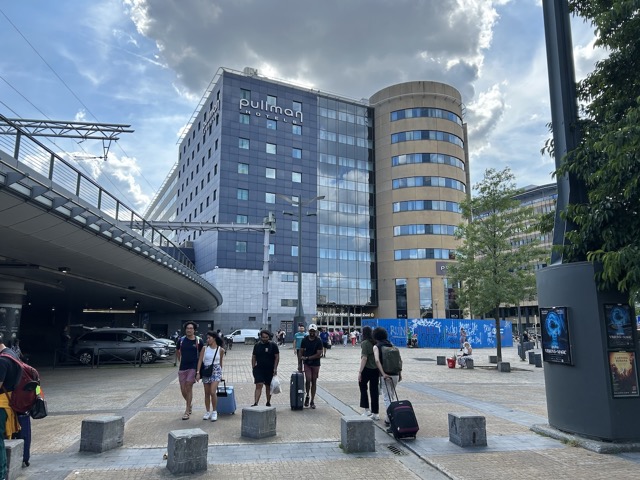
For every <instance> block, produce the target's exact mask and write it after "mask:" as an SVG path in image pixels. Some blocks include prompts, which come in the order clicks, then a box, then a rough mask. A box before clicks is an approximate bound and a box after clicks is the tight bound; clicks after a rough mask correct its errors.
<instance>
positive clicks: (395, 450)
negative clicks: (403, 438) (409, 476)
mask: <svg viewBox="0 0 640 480" xmlns="http://www.w3.org/2000/svg"><path fill="white" fill-rule="evenodd" d="M387 448H388V449H389V450H391V453H393V454H394V455H399V456H402V455H406V454H407V452H405V451H404V450H402V449H401V448H399V447H397V446H396V445H387Z"/></svg>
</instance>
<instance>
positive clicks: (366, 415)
mask: <svg viewBox="0 0 640 480" xmlns="http://www.w3.org/2000/svg"><path fill="white" fill-rule="evenodd" d="M362 416H363V417H370V416H371V410H369V409H368V408H365V410H364V412H363V414H362Z"/></svg>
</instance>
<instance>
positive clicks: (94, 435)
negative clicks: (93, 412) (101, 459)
mask: <svg viewBox="0 0 640 480" xmlns="http://www.w3.org/2000/svg"><path fill="white" fill-rule="evenodd" d="M123 444H124V417H118V416H115V415H104V416H100V417H90V418H86V419H84V420H82V428H81V430H80V451H81V452H96V453H101V452H106V451H107V450H111V449H112V448H116V447H121V446H122V445H123Z"/></svg>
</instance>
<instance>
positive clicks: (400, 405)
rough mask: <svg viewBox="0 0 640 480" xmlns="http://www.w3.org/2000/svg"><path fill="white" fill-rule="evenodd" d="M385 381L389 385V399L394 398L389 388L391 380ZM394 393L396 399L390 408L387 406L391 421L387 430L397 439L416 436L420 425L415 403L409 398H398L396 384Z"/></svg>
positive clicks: (388, 416)
mask: <svg viewBox="0 0 640 480" xmlns="http://www.w3.org/2000/svg"><path fill="white" fill-rule="evenodd" d="M384 383H385V385H386V386H387V393H388V395H389V399H391V398H393V397H392V396H391V391H390V390H389V383H390V382H388V381H385V382H384ZM391 385H393V382H391ZM393 394H394V396H395V398H396V401H395V402H391V403H390V405H389V408H387V418H388V419H389V423H390V427H389V430H387V432H388V433H391V434H393V437H394V438H396V439H398V438H416V435H417V434H418V430H420V427H419V426H418V419H417V418H416V414H415V412H414V411H413V405H411V402H410V401H409V400H398V393H397V392H396V389H395V386H394V387H393Z"/></svg>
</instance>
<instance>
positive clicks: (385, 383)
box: [382, 377, 400, 402]
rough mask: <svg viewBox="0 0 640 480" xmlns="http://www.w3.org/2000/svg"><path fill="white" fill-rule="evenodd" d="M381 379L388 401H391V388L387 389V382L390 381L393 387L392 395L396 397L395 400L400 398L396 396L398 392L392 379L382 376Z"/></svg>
mask: <svg viewBox="0 0 640 480" xmlns="http://www.w3.org/2000/svg"><path fill="white" fill-rule="evenodd" d="M382 381H383V382H384V385H385V387H386V388H387V396H388V397H389V401H393V400H392V397H391V390H389V383H391V386H392V387H393V396H395V397H396V402H397V401H399V400H400V398H398V392H397V391H396V386H395V384H394V383H393V379H392V378H384V377H382Z"/></svg>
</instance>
